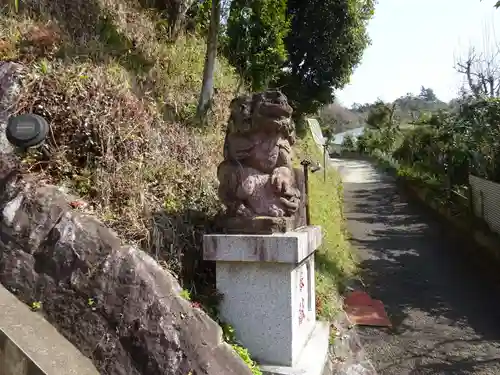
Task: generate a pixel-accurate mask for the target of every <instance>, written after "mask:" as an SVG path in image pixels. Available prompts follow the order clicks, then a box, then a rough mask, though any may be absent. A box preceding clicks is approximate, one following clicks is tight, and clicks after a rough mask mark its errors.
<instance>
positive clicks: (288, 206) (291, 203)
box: [280, 197, 300, 216]
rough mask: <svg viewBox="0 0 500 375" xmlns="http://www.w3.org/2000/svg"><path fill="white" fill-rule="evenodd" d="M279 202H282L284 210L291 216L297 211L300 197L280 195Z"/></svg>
mask: <svg viewBox="0 0 500 375" xmlns="http://www.w3.org/2000/svg"><path fill="white" fill-rule="evenodd" d="M280 202H281V203H282V204H283V206H284V208H285V212H286V213H287V214H288V215H290V216H291V215H293V214H294V213H295V212H297V210H298V208H299V204H300V199H298V198H296V197H291V198H285V197H281V198H280Z"/></svg>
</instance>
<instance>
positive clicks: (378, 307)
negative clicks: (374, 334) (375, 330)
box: [344, 291, 392, 327]
mask: <svg viewBox="0 0 500 375" xmlns="http://www.w3.org/2000/svg"><path fill="white" fill-rule="evenodd" d="M344 305H345V311H346V313H347V315H348V316H349V319H350V320H351V322H352V323H353V324H357V325H360V326H375V327H392V324H391V321H390V320H389V317H388V316H387V313H386V312H385V308H384V304H383V303H382V301H379V300H376V299H372V298H371V297H370V296H369V295H368V294H366V293H365V292H361V291H354V292H351V293H349V294H348V295H347V297H346V299H345V300H344Z"/></svg>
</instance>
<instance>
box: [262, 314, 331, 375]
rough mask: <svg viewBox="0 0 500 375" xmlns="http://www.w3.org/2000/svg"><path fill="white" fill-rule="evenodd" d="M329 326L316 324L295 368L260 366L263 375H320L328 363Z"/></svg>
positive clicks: (327, 324)
mask: <svg viewBox="0 0 500 375" xmlns="http://www.w3.org/2000/svg"><path fill="white" fill-rule="evenodd" d="M329 341H330V325H329V323H327V322H316V324H315V326H314V330H313V332H312V334H311V336H310V337H309V340H308V341H307V343H306V345H305V347H304V349H303V350H302V353H301V355H300V357H299V360H298V361H297V364H296V365H295V366H272V365H271V366H270V365H265V364H262V365H261V366H260V370H261V371H262V374H263V375H322V374H323V370H324V368H325V366H326V364H327V361H328V346H329Z"/></svg>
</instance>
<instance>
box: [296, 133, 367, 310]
mask: <svg viewBox="0 0 500 375" xmlns="http://www.w3.org/2000/svg"><path fill="white" fill-rule="evenodd" d="M296 153H297V154H298V156H299V158H298V159H299V160H302V159H303V158H309V159H311V160H313V161H316V162H320V163H321V164H323V163H322V160H323V156H322V151H321V150H320V149H319V147H318V146H317V145H316V144H315V143H314V141H313V139H312V136H311V135H310V134H307V135H306V136H305V138H303V139H301V140H300V141H299V142H298V145H297V148H296ZM323 172H324V171H323V170H321V171H318V172H316V173H310V174H309V204H310V209H311V222H312V224H314V225H320V226H321V228H322V230H323V244H322V246H321V247H320V249H319V250H318V252H317V254H316V310H317V314H318V315H319V317H320V318H323V319H328V320H331V319H332V318H333V317H334V315H335V314H336V313H337V312H338V311H339V309H340V307H341V301H340V291H341V290H342V288H343V286H344V284H345V281H346V280H347V279H349V278H351V277H354V276H355V274H356V269H357V262H356V260H355V258H354V256H353V253H352V248H351V245H350V242H349V237H348V234H347V231H346V228H345V222H344V215H343V189H342V182H341V180H340V176H339V175H338V173H337V171H336V170H335V169H334V168H333V167H328V166H327V170H326V181H325V180H324V173H323Z"/></svg>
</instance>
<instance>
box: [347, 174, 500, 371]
mask: <svg viewBox="0 0 500 375" xmlns="http://www.w3.org/2000/svg"><path fill="white" fill-rule="evenodd" d="M344 192H345V210H344V211H345V216H346V219H347V221H348V223H347V227H348V230H349V232H350V233H351V241H352V243H353V245H354V247H355V248H357V249H358V253H359V256H360V258H361V263H360V267H361V277H362V279H363V281H364V283H365V285H366V291H367V292H368V293H369V294H370V295H371V296H372V297H373V298H376V299H380V300H382V302H383V303H384V304H385V306H386V309H387V312H388V314H389V317H390V319H391V321H392V323H393V325H394V328H393V330H392V331H379V330H377V331H378V332H379V333H372V334H368V336H372V338H373V337H377V335H388V336H387V340H394V337H396V336H397V337H399V339H400V340H402V342H403V344H400V345H403V346H405V347H404V354H403V355H402V356H401V357H400V358H399V359H393V360H391V361H390V362H391V364H389V365H387V364H385V365H384V366H385V367H384V368H380V369H379V370H381V371H382V373H386V371H387V373H391V374H392V373H394V374H395V373H397V371H400V370H391V369H390V368H389V367H390V366H393V367H397V366H399V365H398V363H400V362H404V361H413V362H414V363H415V365H414V366H417V368H418V370H415V371H414V372H410V373H412V374H427V373H428V374H471V373H475V371H479V370H478V369H480V368H484V367H485V366H493V367H494V368H495V369H498V371H500V359H499V358H500V300H499V299H498V298H497V297H496V296H498V293H499V291H500V287H499V285H498V284H497V283H496V282H494V281H493V279H492V278H491V277H490V273H489V272H487V270H485V269H483V268H481V267H480V266H479V263H477V262H476V261H475V258H477V257H478V256H480V255H479V254H480V253H479V251H480V250H479V249H478V247H477V245H476V244H475V243H474V242H473V241H472V239H471V238H470V237H467V235H466V234H464V233H459V232H457V230H456V229H454V228H451V227H450V226H449V224H447V223H445V222H443V221H441V220H439V219H438V218H437V216H435V215H433V214H432V212H430V211H429V210H428V209H427V208H424V207H422V206H420V205H419V204H417V203H416V202H415V201H414V200H413V199H412V198H411V197H410V196H408V195H405V194H402V192H401V191H400V190H399V189H398V188H397V186H396V185H395V184H394V183H393V182H391V181H389V180H388V181H383V182H378V183H368V184H346V185H345V187H344ZM391 337H392V338H391ZM408 337H416V339H417V341H418V340H420V339H421V341H422V342H421V343H417V344H416V348H412V345H410V344H408V342H409V341H408ZM406 345H409V347H406ZM440 347H446V348H447V349H446V350H448V351H450V352H456V355H455V354H454V355H451V354H450V355H449V354H446V353H445V352H446V351H445V350H441V352H442V353H441V352H440V353H441V354H439V355H436V352H439V350H440V349H439V348H440ZM471 353H476V354H475V355H472V354H471ZM415 361H417V362H418V363H417V362H415ZM391 371H395V372H391ZM406 373H408V372H406Z"/></svg>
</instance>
